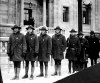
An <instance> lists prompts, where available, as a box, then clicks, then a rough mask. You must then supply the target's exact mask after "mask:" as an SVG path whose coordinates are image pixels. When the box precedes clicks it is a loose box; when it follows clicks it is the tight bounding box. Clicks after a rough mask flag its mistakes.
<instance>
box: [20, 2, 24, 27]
mask: <svg viewBox="0 0 100 83" xmlns="http://www.w3.org/2000/svg"><path fill="white" fill-rule="evenodd" d="M23 23H24V0H21V24H20V25H21V26H23V25H24V24H23Z"/></svg>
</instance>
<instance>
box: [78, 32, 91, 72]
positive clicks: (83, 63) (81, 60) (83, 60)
mask: <svg viewBox="0 0 100 83" xmlns="http://www.w3.org/2000/svg"><path fill="white" fill-rule="evenodd" d="M83 36H84V34H83V33H82V32H79V33H78V38H79V40H80V43H81V52H80V55H79V57H78V65H79V70H82V69H85V68H86V67H87V62H88V61H87V59H88V56H87V55H86V49H87V48H88V47H89V44H88V41H87V40H86V39H85V38H83Z"/></svg>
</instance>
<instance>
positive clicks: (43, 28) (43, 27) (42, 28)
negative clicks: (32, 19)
mask: <svg viewBox="0 0 100 83" xmlns="http://www.w3.org/2000/svg"><path fill="white" fill-rule="evenodd" d="M39 30H45V31H48V30H47V28H46V27H45V26H42V27H41V28H40V29H39Z"/></svg>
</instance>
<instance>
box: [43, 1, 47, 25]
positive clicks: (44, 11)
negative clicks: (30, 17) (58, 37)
mask: <svg viewBox="0 0 100 83" xmlns="http://www.w3.org/2000/svg"><path fill="white" fill-rule="evenodd" d="M43 25H44V26H46V0H43Z"/></svg>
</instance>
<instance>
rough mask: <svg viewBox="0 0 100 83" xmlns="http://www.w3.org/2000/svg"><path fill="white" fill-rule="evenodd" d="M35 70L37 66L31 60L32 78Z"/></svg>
mask: <svg viewBox="0 0 100 83" xmlns="http://www.w3.org/2000/svg"><path fill="white" fill-rule="evenodd" d="M34 70H35V67H34V61H31V76H30V79H31V80H32V79H33V77H34V76H33V74H34Z"/></svg>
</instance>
